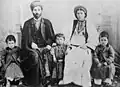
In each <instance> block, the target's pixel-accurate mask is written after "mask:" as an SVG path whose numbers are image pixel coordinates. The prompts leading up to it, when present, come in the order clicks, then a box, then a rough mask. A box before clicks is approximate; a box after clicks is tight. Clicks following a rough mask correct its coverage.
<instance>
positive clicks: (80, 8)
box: [74, 5, 87, 18]
mask: <svg viewBox="0 0 120 87" xmlns="http://www.w3.org/2000/svg"><path fill="white" fill-rule="evenodd" d="M78 10H82V11H83V12H84V13H85V18H86V17H87V9H86V8H85V7H83V6H81V5H78V6H76V7H75V8H74V14H75V17H76V18H77V15H76V13H77V11H78Z"/></svg>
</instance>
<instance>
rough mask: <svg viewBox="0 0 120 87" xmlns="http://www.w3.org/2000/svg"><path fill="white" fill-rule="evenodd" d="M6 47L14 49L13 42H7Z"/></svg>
mask: <svg viewBox="0 0 120 87" xmlns="http://www.w3.org/2000/svg"><path fill="white" fill-rule="evenodd" d="M7 45H8V47H9V48H11V49H12V48H14V47H15V42H14V41H13V40H11V41H7Z"/></svg>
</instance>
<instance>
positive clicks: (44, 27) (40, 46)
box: [22, 1, 54, 85]
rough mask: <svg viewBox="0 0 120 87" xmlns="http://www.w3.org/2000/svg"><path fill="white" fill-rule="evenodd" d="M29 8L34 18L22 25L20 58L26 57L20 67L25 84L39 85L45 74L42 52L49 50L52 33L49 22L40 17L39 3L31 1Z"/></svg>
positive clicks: (41, 9)
mask: <svg viewBox="0 0 120 87" xmlns="http://www.w3.org/2000/svg"><path fill="white" fill-rule="evenodd" d="M30 7H31V11H32V14H33V16H34V17H33V18H31V19H29V20H27V21H26V22H25V23H24V27H23V30H22V50H23V51H22V52H23V54H22V56H23V58H25V56H26V57H27V58H26V59H23V60H24V62H23V63H22V67H23V73H24V76H25V81H26V82H27V84H29V85H39V84H40V83H41V81H43V78H44V75H45V74H46V73H45V72H46V71H45V69H46V68H45V67H44V66H46V65H45V64H44V63H45V61H44V55H42V53H43V52H42V51H43V50H44V48H45V49H50V47H51V45H52V43H53V40H54V31H53V27H52V24H51V22H50V21H49V20H48V19H45V18H42V17H41V15H42V11H43V7H42V6H41V3H40V1H33V2H32V3H31V5H30ZM45 59H46V57H45ZM48 60H50V59H48ZM49 64H50V63H49Z"/></svg>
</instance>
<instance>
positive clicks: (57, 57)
mask: <svg viewBox="0 0 120 87" xmlns="http://www.w3.org/2000/svg"><path fill="white" fill-rule="evenodd" d="M55 42H56V43H55V44H56V45H54V46H53V47H52V49H51V54H52V55H53V60H54V66H53V75H52V79H54V84H56V85H57V84H59V82H60V81H61V80H62V79H63V73H64V64H65V61H64V59H65V55H66V54H67V48H68V45H67V44H65V36H64V34H62V33H58V34H56V36H55Z"/></svg>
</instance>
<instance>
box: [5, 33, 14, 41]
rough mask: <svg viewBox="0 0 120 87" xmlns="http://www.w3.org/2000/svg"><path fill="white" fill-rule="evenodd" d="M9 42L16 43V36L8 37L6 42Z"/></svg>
mask: <svg viewBox="0 0 120 87" xmlns="http://www.w3.org/2000/svg"><path fill="white" fill-rule="evenodd" d="M8 41H14V42H15V43H16V39H15V37H14V35H8V36H7V37H6V40H5V42H6V43H7V42H8Z"/></svg>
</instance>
